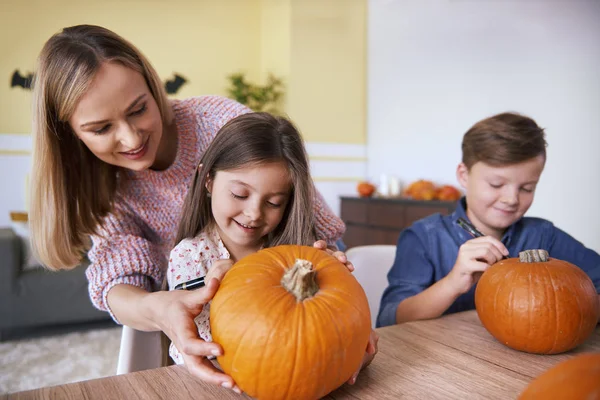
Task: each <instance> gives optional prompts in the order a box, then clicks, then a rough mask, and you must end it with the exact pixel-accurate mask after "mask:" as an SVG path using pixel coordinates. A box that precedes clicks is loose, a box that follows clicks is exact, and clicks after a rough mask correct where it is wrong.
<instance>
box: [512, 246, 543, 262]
mask: <svg viewBox="0 0 600 400" xmlns="http://www.w3.org/2000/svg"><path fill="white" fill-rule="evenodd" d="M549 258H550V256H549V255H548V252H547V251H546V250H542V249H536V250H525V251H522V252H520V253H519V261H521V262H526V263H532V262H546V261H548V259H549Z"/></svg>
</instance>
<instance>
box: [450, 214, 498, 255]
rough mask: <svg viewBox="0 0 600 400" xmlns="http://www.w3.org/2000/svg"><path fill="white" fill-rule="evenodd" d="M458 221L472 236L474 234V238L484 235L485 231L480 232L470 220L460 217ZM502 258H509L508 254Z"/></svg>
mask: <svg viewBox="0 0 600 400" xmlns="http://www.w3.org/2000/svg"><path fill="white" fill-rule="evenodd" d="M456 223H457V224H458V225H459V226H460V227H461V228H463V229H464V230H465V231H467V232H468V233H469V234H470V235H471V236H473V237H474V238H478V237H481V236H484V234H483V233H481V232H479V231H478V230H477V228H475V227H474V226H473V225H471V224H470V223H469V221H467V220H466V219H464V218H459V219H457V220H456ZM502 258H508V257H507V256H502Z"/></svg>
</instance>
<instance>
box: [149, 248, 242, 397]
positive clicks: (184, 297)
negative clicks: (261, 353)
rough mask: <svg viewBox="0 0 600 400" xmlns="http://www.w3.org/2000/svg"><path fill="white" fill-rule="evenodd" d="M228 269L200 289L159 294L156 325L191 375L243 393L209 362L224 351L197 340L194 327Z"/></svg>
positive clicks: (220, 272) (224, 265) (218, 273)
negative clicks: (170, 342) (167, 338)
mask: <svg viewBox="0 0 600 400" xmlns="http://www.w3.org/2000/svg"><path fill="white" fill-rule="evenodd" d="M223 261H226V260H223ZM226 265H227V264H226V263H223V268H218V269H217V270H216V271H215V273H214V275H216V276H212V277H210V278H208V281H207V284H206V286H204V287H202V288H200V289H197V290H192V291H186V290H173V291H169V292H166V291H161V292H156V293H155V294H156V296H157V297H156V300H155V302H156V303H155V306H156V307H157V317H158V321H157V324H158V325H159V327H160V328H161V330H162V331H163V332H165V334H166V335H167V336H168V337H169V338H170V339H171V341H172V342H173V344H174V345H175V347H177V349H178V350H179V352H180V353H181V356H182V357H183V361H184V363H185V366H186V368H187V369H188V371H189V372H190V373H191V374H192V375H194V376H196V377H198V378H200V379H202V380H203V381H206V382H210V383H213V384H216V385H220V386H222V387H224V388H228V389H232V390H233V391H235V392H236V393H241V390H240V389H239V388H238V386H237V385H236V384H235V382H234V381H233V378H231V377H230V376H229V375H227V374H224V373H223V372H221V371H219V370H218V369H217V368H216V367H215V366H213V364H212V363H211V362H210V360H208V359H207V358H206V357H208V356H219V355H222V354H223V348H222V347H221V346H220V345H219V344H217V343H214V342H205V341H204V340H202V339H201V338H200V337H199V336H198V328H197V327H196V324H195V323H194V318H195V317H196V316H197V315H198V314H200V312H201V311H202V308H203V307H204V305H205V304H206V303H208V302H209V301H210V300H211V299H212V298H213V297H214V295H215V293H216V292H217V289H218V287H219V280H220V279H221V278H222V277H223V275H225V272H227V270H228V268H226ZM211 270H212V268H211Z"/></svg>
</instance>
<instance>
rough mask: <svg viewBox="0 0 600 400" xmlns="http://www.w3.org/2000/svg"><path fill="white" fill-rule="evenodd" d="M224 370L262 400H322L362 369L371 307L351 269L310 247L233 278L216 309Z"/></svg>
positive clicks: (238, 269)
mask: <svg viewBox="0 0 600 400" xmlns="http://www.w3.org/2000/svg"><path fill="white" fill-rule="evenodd" d="M210 324H211V333H212V337H213V340H214V341H215V342H216V343H219V344H220V345H221V346H222V347H223V352H224V354H223V355H222V356H219V357H218V358H217V360H218V361H219V364H220V366H221V368H222V369H223V371H224V372H225V373H227V374H228V375H230V376H231V377H232V378H233V379H234V381H235V382H236V384H237V385H238V386H239V387H240V388H241V389H242V390H243V391H244V392H246V393H248V394H249V395H250V396H253V397H256V398H258V399H317V398H321V397H323V396H325V395H327V394H328V393H330V392H331V391H333V390H334V389H336V388H337V387H339V386H341V385H342V384H343V383H344V382H346V381H347V380H348V379H350V377H351V376H352V374H353V373H354V372H356V371H357V370H358V368H359V367H360V364H361V362H362V358H363V356H364V354H365V349H366V348H367V343H368V341H369V335H370V333H371V316H370V312H369V304H368V301H367V297H366V295H365V292H364V290H363V288H362V286H361V285H360V284H359V283H358V281H357V280H356V278H354V276H353V275H352V274H351V273H350V272H349V271H348V269H347V268H346V266H345V265H344V264H342V263H341V262H340V261H338V260H337V259H336V258H335V257H333V256H331V255H329V254H327V253H326V252H324V251H322V250H319V249H316V248H313V247H308V246H295V245H283V246H276V247H272V248H267V249H263V250H261V251H259V252H257V253H254V254H252V255H249V256H247V257H244V258H243V259H241V260H239V261H238V262H237V263H235V265H234V266H233V267H232V268H231V269H230V270H229V272H227V275H225V278H224V279H223V281H222V283H221V285H220V287H219V290H218V291H217V294H216V295H215V297H214V299H213V300H212V302H211V306H210Z"/></svg>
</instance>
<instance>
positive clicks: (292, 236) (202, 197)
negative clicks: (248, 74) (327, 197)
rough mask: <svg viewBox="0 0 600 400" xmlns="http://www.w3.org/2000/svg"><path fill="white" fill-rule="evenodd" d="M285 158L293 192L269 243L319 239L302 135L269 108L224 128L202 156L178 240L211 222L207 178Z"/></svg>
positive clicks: (236, 120)
mask: <svg viewBox="0 0 600 400" xmlns="http://www.w3.org/2000/svg"><path fill="white" fill-rule="evenodd" d="M277 161H283V162H284V163H285V164H286V165H287V168H288V171H289V174H290V177H291V180H292V193H291V196H290V201H288V204H287V206H286V209H285V211H284V215H283V218H282V220H281V222H280V223H279V225H278V226H277V228H276V229H275V230H274V231H273V232H272V233H271V234H270V235H269V237H268V238H267V240H266V243H265V247H271V246H276V245H280V244H302V245H312V244H313V243H314V241H315V240H316V231H315V220H314V212H313V198H314V196H313V193H314V185H313V182H312V179H311V177H310V168H309V163H308V157H307V155H306V151H305V149H304V144H303V141H302V137H301V136H300V133H299V132H298V130H297V129H296V128H295V127H294V125H293V124H292V123H291V122H290V121H288V120H286V119H285V118H282V117H275V116H273V115H271V114H268V113H258V112H257V113H250V114H244V115H241V116H239V117H237V118H234V119H233V120H231V121H229V122H228V123H227V124H225V125H224V126H223V128H221V130H220V131H219V132H218V133H217V135H216V137H215V139H214V140H213V142H212V143H211V145H210V146H209V148H208V149H207V150H206V152H205V153H204V156H203V157H202V161H201V164H202V167H201V168H198V170H197V171H196V176H195V177H194V180H193V184H192V186H191V188H190V190H189V192H188V194H187V197H186V199H185V203H184V206H183V210H182V213H181V215H182V219H181V222H180V224H179V229H178V232H177V238H176V241H175V243H179V242H180V241H181V240H183V239H186V238H192V237H195V236H197V235H198V234H199V233H200V232H201V231H202V230H204V229H205V228H206V227H208V226H210V225H211V224H213V222H214V219H213V216H212V211H211V205H210V198H209V197H208V190H207V189H206V184H207V180H208V179H211V180H214V178H215V175H216V173H217V172H218V171H227V170H232V169H238V168H242V167H244V166H249V165H257V164H263V163H269V162H277Z"/></svg>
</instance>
